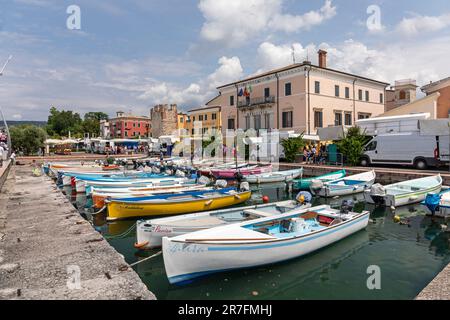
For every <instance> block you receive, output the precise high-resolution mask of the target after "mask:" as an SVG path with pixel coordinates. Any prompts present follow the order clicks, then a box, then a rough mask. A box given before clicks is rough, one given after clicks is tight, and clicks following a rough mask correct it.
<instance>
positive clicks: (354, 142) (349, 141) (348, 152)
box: [336, 127, 369, 165]
mask: <svg viewBox="0 0 450 320" xmlns="http://www.w3.org/2000/svg"><path fill="white" fill-rule="evenodd" d="M368 141H369V138H368V137H367V136H366V135H365V134H364V132H361V128H359V127H352V128H350V129H348V131H347V133H346V134H345V136H344V138H343V139H342V140H341V141H337V142H336V145H337V146H338V148H339V151H340V152H341V153H342V154H343V155H344V158H345V159H346V162H347V163H348V164H351V165H358V164H359V161H360V159H361V155H362V154H363V151H364V146H365V145H366V143H367V142H368Z"/></svg>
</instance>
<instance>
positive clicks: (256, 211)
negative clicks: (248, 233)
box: [244, 209, 273, 217]
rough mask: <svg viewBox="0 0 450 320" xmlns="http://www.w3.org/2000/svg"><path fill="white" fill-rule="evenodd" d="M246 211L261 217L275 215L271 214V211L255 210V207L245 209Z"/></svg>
mask: <svg viewBox="0 0 450 320" xmlns="http://www.w3.org/2000/svg"><path fill="white" fill-rule="evenodd" d="M244 213H245V214H249V215H252V216H259V217H271V216H273V214H270V213H267V212H263V211H259V210H255V209H247V210H244Z"/></svg>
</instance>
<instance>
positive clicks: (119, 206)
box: [106, 191, 251, 220]
mask: <svg viewBox="0 0 450 320" xmlns="http://www.w3.org/2000/svg"><path fill="white" fill-rule="evenodd" d="M250 196H251V191H247V192H242V193H239V194H235V195H227V196H223V197H219V198H210V199H199V200H194V201H186V202H155V203H144V202H120V201H112V202H107V204H106V206H107V208H108V210H107V212H108V213H107V219H108V220H117V219H128V218H136V217H148V216H165V215H176V214H183V213H192V212H202V211H209V210H217V209H221V208H225V207H229V206H233V205H236V204H240V203H243V202H245V201H247V200H249V199H250Z"/></svg>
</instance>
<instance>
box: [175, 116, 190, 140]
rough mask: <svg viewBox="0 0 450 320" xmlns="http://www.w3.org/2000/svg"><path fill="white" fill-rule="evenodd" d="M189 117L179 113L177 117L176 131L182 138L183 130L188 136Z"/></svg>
mask: <svg viewBox="0 0 450 320" xmlns="http://www.w3.org/2000/svg"><path fill="white" fill-rule="evenodd" d="M189 122H190V117H189V115H188V114H187V113H183V112H179V113H178V116H177V129H178V135H179V136H182V135H184V134H183V132H184V131H183V130H186V131H187V132H188V133H189V134H190V131H189V127H190V123H189Z"/></svg>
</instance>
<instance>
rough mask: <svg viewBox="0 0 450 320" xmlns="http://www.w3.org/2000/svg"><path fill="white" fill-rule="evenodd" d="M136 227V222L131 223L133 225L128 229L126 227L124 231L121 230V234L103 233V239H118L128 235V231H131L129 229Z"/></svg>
mask: <svg viewBox="0 0 450 320" xmlns="http://www.w3.org/2000/svg"><path fill="white" fill-rule="evenodd" d="M135 228H136V223H133V225H132V226H131V227H130V228H129V229H127V230H126V231H125V232H123V233H121V234H118V235H116V236H106V235H104V238H105V239H108V240H109V239H120V238H125V237H126V236H128V235H129V234H130V233H131V231H133V230H134V229H135Z"/></svg>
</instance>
